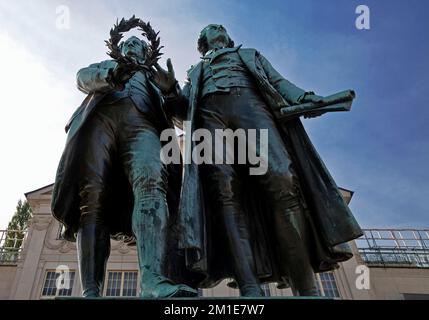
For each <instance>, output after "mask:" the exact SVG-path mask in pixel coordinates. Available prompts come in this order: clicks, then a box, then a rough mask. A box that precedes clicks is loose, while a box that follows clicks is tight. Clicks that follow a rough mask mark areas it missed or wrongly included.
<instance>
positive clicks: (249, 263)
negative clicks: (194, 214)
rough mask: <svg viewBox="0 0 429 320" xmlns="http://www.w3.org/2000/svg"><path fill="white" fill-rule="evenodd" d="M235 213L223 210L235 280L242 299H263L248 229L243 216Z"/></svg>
mask: <svg viewBox="0 0 429 320" xmlns="http://www.w3.org/2000/svg"><path fill="white" fill-rule="evenodd" d="M237 211H238V210H234V209H226V208H224V212H223V218H224V223H225V227H226V235H227V238H228V243H229V247H230V250H231V254H232V262H233V266H234V272H235V278H236V279H235V280H236V282H237V284H238V287H239V289H240V295H241V296H242V297H263V296H264V293H263V291H262V288H261V286H260V283H259V279H258V277H257V274H256V270H255V269H256V268H255V261H254V257H253V252H252V247H251V244H250V239H249V238H250V235H249V232H248V228H247V226H246V222H245V219H244V216H243V215H242V214H240V213H237Z"/></svg>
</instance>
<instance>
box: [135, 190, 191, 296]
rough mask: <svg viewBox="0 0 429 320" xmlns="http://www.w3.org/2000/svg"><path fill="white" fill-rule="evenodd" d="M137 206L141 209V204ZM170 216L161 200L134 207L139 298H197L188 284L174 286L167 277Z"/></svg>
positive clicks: (149, 201)
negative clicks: (168, 223) (166, 261)
mask: <svg viewBox="0 0 429 320" xmlns="http://www.w3.org/2000/svg"><path fill="white" fill-rule="evenodd" d="M161 199H162V198H161ZM146 200H147V199H146ZM135 205H137V206H138V201H136V203H135ZM167 217H168V207H167V203H166V201H159V200H158V198H154V199H150V200H148V201H144V202H142V203H141V207H139V208H138V209H136V208H135V210H134V212H133V217H132V219H133V232H134V235H135V236H136V238H137V252H138V258H139V266H140V275H141V280H140V289H141V290H140V296H141V297H142V298H172V297H196V296H198V292H197V291H196V290H194V289H193V288H191V287H189V286H186V285H178V284H175V283H174V282H173V281H171V280H170V279H168V278H167V277H166V276H165V259H166V255H167V236H168V234H167V233H168V227H167Z"/></svg>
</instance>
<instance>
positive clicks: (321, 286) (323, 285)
mask: <svg viewBox="0 0 429 320" xmlns="http://www.w3.org/2000/svg"><path fill="white" fill-rule="evenodd" d="M316 284H317V290H318V291H319V295H321V296H324V297H331V298H340V297H341V296H340V293H339V291H338V287H337V283H336V282H335V276H334V273H333V272H325V273H318V274H316Z"/></svg>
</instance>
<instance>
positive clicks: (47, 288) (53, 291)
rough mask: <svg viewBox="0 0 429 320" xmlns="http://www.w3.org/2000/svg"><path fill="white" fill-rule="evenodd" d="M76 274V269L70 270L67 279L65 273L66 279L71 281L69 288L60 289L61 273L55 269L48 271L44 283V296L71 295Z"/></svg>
mask: <svg viewBox="0 0 429 320" xmlns="http://www.w3.org/2000/svg"><path fill="white" fill-rule="evenodd" d="M75 274H76V273H75V272H74V271H70V272H68V279H67V274H66V275H65V280H69V281H70V282H69V288H61V289H58V288H57V280H58V277H59V276H60V275H61V274H60V273H57V272H55V271H46V277H45V282H44V284H43V289H42V296H43V297H70V296H71V295H72V291H73V285H74V278H75Z"/></svg>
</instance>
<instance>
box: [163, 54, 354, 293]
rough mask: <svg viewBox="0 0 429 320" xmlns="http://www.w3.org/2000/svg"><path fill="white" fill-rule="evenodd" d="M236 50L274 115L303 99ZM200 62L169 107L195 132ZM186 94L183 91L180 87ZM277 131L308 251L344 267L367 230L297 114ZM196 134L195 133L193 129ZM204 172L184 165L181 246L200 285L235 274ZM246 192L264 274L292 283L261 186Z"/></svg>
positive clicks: (260, 62) (262, 61) (255, 57)
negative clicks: (297, 194) (294, 181)
mask: <svg viewBox="0 0 429 320" xmlns="http://www.w3.org/2000/svg"><path fill="white" fill-rule="evenodd" d="M238 53H239V55H240V58H241V59H242V61H243V63H244V65H245V66H246V67H247V69H248V71H249V73H250V74H251V76H252V77H253V78H254V80H255V81H256V84H257V86H258V87H259V88H260V92H261V94H262V96H263V98H264V99H265V101H266V103H267V104H268V105H269V106H270V107H271V109H272V111H273V113H274V114H277V112H278V111H277V110H279V109H280V108H283V107H287V106H289V105H292V104H296V103H298V100H299V99H300V98H301V97H302V96H303V94H305V91H304V90H302V89H300V88H298V87H297V86H295V85H294V84H292V83H291V82H289V81H288V80H286V79H284V78H283V77H282V76H281V75H280V74H279V73H278V72H277V71H276V70H275V69H274V68H273V67H272V66H271V64H270V63H269V62H268V60H267V59H266V58H264V57H263V56H262V55H261V54H260V53H259V52H258V51H257V50H255V49H239V50H238ZM202 69H203V68H202V62H200V63H199V64H197V65H196V66H194V67H192V68H191V69H190V70H189V71H188V83H187V84H186V85H185V87H184V88H183V90H181V93H180V94H179V95H178V96H177V97H176V98H173V99H170V100H169V101H168V104H167V105H166V108H170V109H174V110H176V113H175V114H176V116H177V117H178V118H179V119H180V120H188V121H190V123H191V133H192V132H193V131H194V130H196V129H198V128H197V124H196V114H197V113H198V103H199V93H200V90H201V88H200V86H201V77H202ZM179 92H180V90H179ZM278 129H279V130H280V132H281V134H282V135H283V137H284V140H285V143H286V141H287V143H288V144H289V146H290V147H291V152H292V159H294V162H295V166H296V168H297V172H298V176H299V180H300V185H301V189H302V192H303V197H304V205H305V206H306V207H307V210H306V217H307V222H308V226H309V229H310V232H309V233H310V243H309V245H308V250H309V251H310V254H311V257H312V264H313V269H314V270H315V271H316V272H322V271H328V270H332V269H334V268H336V267H338V264H337V263H338V262H341V261H345V260H348V259H350V258H351V256H352V253H351V251H350V248H349V246H348V245H347V243H346V242H348V241H350V240H353V239H356V238H358V237H360V236H361V235H362V230H361V228H360V227H359V225H358V223H357V222H356V220H355V218H354V217H353V214H352V213H351V211H350V209H349V208H348V206H347V204H346V203H345V202H344V199H343V197H342V195H341V193H340V191H339V190H338V187H337V185H336V183H335V181H334V179H333V178H332V176H331V175H330V173H329V171H328V170H327V168H326V167H325V165H324V163H323V161H322V160H321V158H320V156H319V154H318V153H317V151H316V149H315V148H314V146H313V144H312V143H311V141H310V139H309V137H308V135H307V133H306V131H305V129H304V127H303V125H302V123H301V122H300V120H299V119H296V120H292V121H289V122H287V124H284V125H283V124H280V123H278ZM187 136H188V137H191V135H190V134H188V135H187ZM194 144H195V143H194V142H191V143H186V142H185V145H187V148H185V156H184V157H185V159H186V157H190V152H192V147H194ZM199 174H200V172H199V170H198V166H197V165H196V164H193V163H192V164H186V165H185V166H184V176H183V186H182V192H181V200H180V208H179V230H181V232H180V242H179V244H180V247H181V248H183V249H184V250H185V252H186V261H187V266H188V268H190V269H192V270H194V271H198V272H200V273H201V274H202V275H203V277H204V279H203V280H202V281H201V283H200V286H202V287H211V286H213V285H215V284H216V283H218V282H219V281H220V280H221V279H223V278H226V277H231V276H232V275H233V272H232V268H231V263H229V261H228V253H227V252H228V250H227V244H226V243H225V237H224V236H222V234H224V232H225V231H223V230H222V227H221V224H220V223H219V222H218V221H215V220H216V219H215V218H214V217H215V216H216V215H212V214H211V213H210V203H209V202H208V201H207V199H205V198H206V195H205V194H204V190H203V188H202V185H201V182H200V181H201V180H200V176H199ZM244 193H245V194H246V195H248V197H247V199H244V208H245V210H247V213H248V215H249V216H251V217H252V218H251V219H250V220H251V221H252V222H253V223H251V225H250V228H251V229H252V234H253V235H255V238H256V239H255V241H253V249H254V252H255V256H256V266H257V272H258V275H259V277H260V279H261V281H263V282H278V283H279V284H280V286H283V287H284V286H285V285H287V274H284V272H283V271H282V270H285V269H286V268H284V266H281V265H279V264H278V262H277V261H276V257H275V256H276V255H275V254H274V253H273V248H274V245H273V241H274V242H275V241H276V239H273V238H271V237H270V235H271V234H273V232H270V230H269V229H270V226H269V225H267V223H265V221H264V216H265V215H266V213H265V214H264V212H266V210H268V208H267V204H266V203H264V200H263V199H259V200H255V199H257V198H258V197H257V194H256V190H253V189H252V188H251V186H250V187H249V184H247V190H246V192H244Z"/></svg>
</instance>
